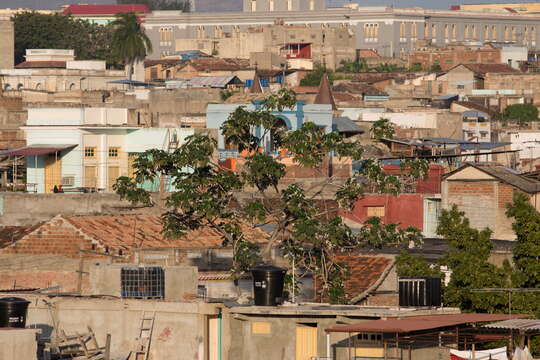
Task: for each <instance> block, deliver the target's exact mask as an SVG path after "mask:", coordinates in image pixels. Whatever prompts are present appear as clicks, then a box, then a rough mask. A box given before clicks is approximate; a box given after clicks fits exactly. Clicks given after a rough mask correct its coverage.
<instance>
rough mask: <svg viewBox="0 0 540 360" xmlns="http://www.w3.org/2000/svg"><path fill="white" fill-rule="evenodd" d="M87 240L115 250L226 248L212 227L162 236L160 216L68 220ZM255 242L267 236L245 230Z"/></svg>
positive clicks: (256, 229)
mask: <svg viewBox="0 0 540 360" xmlns="http://www.w3.org/2000/svg"><path fill="white" fill-rule="evenodd" d="M64 219H65V220H67V221H68V222H69V223H70V224H72V225H73V226H74V227H76V228H77V229H78V230H79V231H81V232H82V233H83V234H85V235H86V236H88V237H90V238H92V239H94V240H96V241H98V242H99V243H101V244H102V245H103V246H106V247H110V248H113V249H130V248H138V247H145V248H161V247H217V246H221V244H222V241H223V240H222V237H221V235H220V234H219V233H218V232H217V231H216V230H214V229H212V228H210V227H202V228H200V229H197V230H193V231H191V232H189V233H188V234H187V235H185V236H183V237H181V238H167V237H165V236H164V235H163V234H162V229H163V227H162V223H161V219H160V217H158V216H142V215H125V216H80V217H64ZM243 230H244V233H246V235H247V238H248V239H250V240H251V241H254V242H258V243H263V242H265V240H266V239H267V234H266V233H265V232H264V231H263V230H261V229H258V228H253V227H250V226H248V225H244V226H243Z"/></svg>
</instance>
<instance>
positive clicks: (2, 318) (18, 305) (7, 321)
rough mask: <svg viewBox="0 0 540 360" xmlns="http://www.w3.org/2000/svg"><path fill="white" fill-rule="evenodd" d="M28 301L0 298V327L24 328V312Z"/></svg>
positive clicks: (26, 309) (26, 310)
mask: <svg viewBox="0 0 540 360" xmlns="http://www.w3.org/2000/svg"><path fill="white" fill-rule="evenodd" d="M28 304H30V301H28V300H25V299H21V298H16V297H6V298H1V299H0V328H3V327H4V328H5V327H11V328H24V327H25V326H26V313H27V312H28Z"/></svg>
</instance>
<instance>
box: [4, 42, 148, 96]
mask: <svg viewBox="0 0 540 360" xmlns="http://www.w3.org/2000/svg"><path fill="white" fill-rule="evenodd" d="M1 46H2V43H1V42H0V51H1ZM25 58H26V61H24V62H22V63H20V64H17V65H16V66H15V69H12V68H9V67H8V68H3V67H2V68H0V77H1V78H2V84H3V88H4V90H22V89H32V90H39V91H53V92H57V91H69V90H112V89H122V88H123V87H124V85H122V84H114V83H110V82H111V81H114V80H123V79H125V78H126V72H125V71H124V70H108V69H107V68H106V66H105V61H102V60H75V53H74V51H73V50H68V49H27V50H26V56H25ZM1 61H2V60H1V58H0V62H1ZM140 65H141V66H140V67H142V63H140ZM143 71H144V69H143V70H142V71H141V70H140V69H139V66H136V67H135V75H134V79H140V80H143V79H144V73H143ZM139 73H140V74H141V75H139ZM139 76H140V77H139Z"/></svg>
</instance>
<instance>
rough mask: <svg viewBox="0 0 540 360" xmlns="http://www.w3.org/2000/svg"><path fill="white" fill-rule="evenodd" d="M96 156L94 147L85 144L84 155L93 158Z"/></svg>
mask: <svg viewBox="0 0 540 360" xmlns="http://www.w3.org/2000/svg"><path fill="white" fill-rule="evenodd" d="M95 156H96V148H95V147H90V146H87V147H85V148H84V157H87V158H93V157H95Z"/></svg>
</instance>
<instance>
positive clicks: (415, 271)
mask: <svg viewBox="0 0 540 360" xmlns="http://www.w3.org/2000/svg"><path fill="white" fill-rule="evenodd" d="M396 269H397V274H398V276H431V277H439V278H444V274H443V272H442V271H441V268H440V266H439V265H438V264H433V265H432V264H430V263H429V262H427V261H426V259H424V258H423V257H421V256H417V255H412V254H410V253H408V252H407V251H405V250H403V251H401V253H400V254H399V255H398V256H396Z"/></svg>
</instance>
